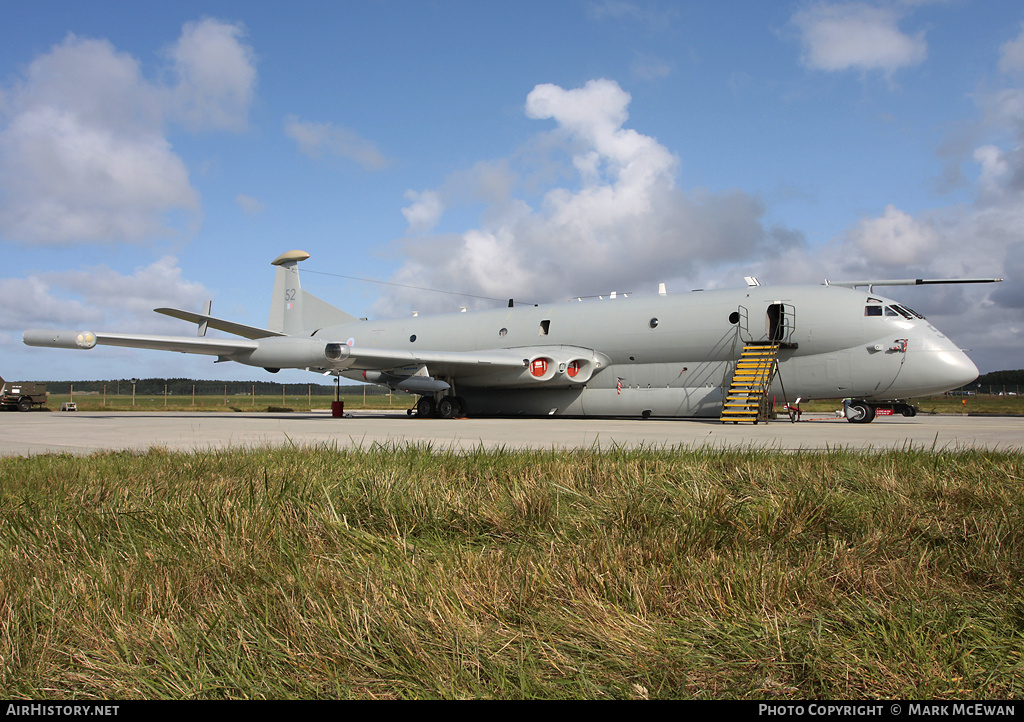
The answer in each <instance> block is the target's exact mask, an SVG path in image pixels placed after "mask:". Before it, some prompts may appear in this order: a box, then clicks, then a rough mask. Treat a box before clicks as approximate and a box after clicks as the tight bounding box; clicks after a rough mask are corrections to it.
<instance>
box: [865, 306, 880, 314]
mask: <svg viewBox="0 0 1024 722" xmlns="http://www.w3.org/2000/svg"><path fill="white" fill-rule="evenodd" d="M864 315H865V316H881V315H882V307H881V306H865V307H864Z"/></svg>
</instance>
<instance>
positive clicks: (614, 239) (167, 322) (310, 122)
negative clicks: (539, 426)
mask: <svg viewBox="0 0 1024 722" xmlns="http://www.w3.org/2000/svg"><path fill="white" fill-rule="evenodd" d="M0 17H2V18H3V25H2V28H3V29H0V39H2V42H0V246H2V251H3V259H4V261H5V263H4V267H3V269H2V271H0V307H2V311H3V313H2V314H0V344H2V349H3V351H2V357H0V374H2V375H3V376H5V377H6V378H12V379H13V378H17V379H25V380H27V379H30V378H45V379H76V378H81V379H84V378H118V377H121V378H128V377H132V376H140V377H142V376H145V377H148V376H194V377H198V378H238V379H249V378H273V379H276V380H285V381H310V380H313V381H315V380H317V377H315V376H312V375H311V374H308V373H303V372H298V371H294V372H287V373H286V372H282V374H280V375H278V376H276V377H270V376H268V375H267V374H263V373H262V372H260V371H258V370H253V369H249V368H245V367H240V366H236V365H231V364H218V365H214V364H213V363H212V362H211V361H210V359H209V358H206V357H189V356H182V355H177V354H161V353H158V352H151V351H133V350H127V349H113V348H104V349H97V350H95V351H92V352H85V353H76V352H70V351H68V352H62V351H54V350H44V349H30V348H27V347H25V346H24V345H23V344H22V343H21V333H22V331H23V330H24V329H26V328H34V327H47V326H52V327H60V328H69V327H70V328H83V329H89V330H104V331H127V332H153V333H183V334H189V333H192V332H193V331H192V329H191V327H190V326H188V325H187V324H184V323H182V322H179V321H175V320H173V319H168V318H164V317H162V316H158V315H156V314H153V313H152V312H151V309H153V308H156V307H158V306H175V307H179V308H187V309H193V310H200V309H201V308H202V305H203V303H204V302H205V301H206V300H207V299H213V309H214V313H215V314H216V315H220V316H224V317H227V318H231V319H233V320H237V321H240V322H243V323H247V324H251V325H258V326H263V325H266V320H267V313H268V305H269V296H270V289H271V285H272V278H273V269H272V268H271V266H270V265H269V263H270V261H271V260H272V259H273V258H275V257H276V256H277V255H278V254H280V253H282V252H284V251H287V250H291V249H295V248H298V249H302V250H305V251H307V252H309V253H310V254H311V255H312V258H311V259H310V260H309V261H307V262H306V263H304V264H303V265H302V267H301V268H302V271H303V272H304V273H303V285H304V287H305V288H306V289H307V290H309V291H312V292H313V293H315V294H317V295H319V296H321V297H322V298H324V299H325V300H327V301H329V302H331V303H333V304H335V305H337V306H339V307H341V308H344V309H345V310H347V311H349V312H350V313H352V314H354V315H357V316H390V315H402V314H406V313H409V312H410V311H412V310H417V311H420V312H430V311H446V310H455V309H457V308H458V307H459V306H469V307H471V308H479V307H485V306H488V305H496V304H498V303H501V302H502V301H500V299H507V298H509V297H516V298H521V299H524V300H530V301H547V300H563V299H568V298H570V297H574V296H579V295H589V294H596V293H603V292H608V291H611V290H619V291H632V292H634V293H655V292H656V290H657V285H658V283H659V282H665V283H667V285H668V287H669V291H670V292H672V291H678V292H684V291H688V290H689V289H692V288H716V287H730V286H740V285H742V284H743V280H742V279H743V277H744V276H746V275H756V276H758V277H759V278H760V279H761V281H762V283H783V282H786V283H788V282H808V283H820V282H822V281H823V280H824V279H825V278H830V279H843V278H847V279H849V278H865V277H868V278H903V277H950V276H1000V277H1006V278H1007V281H1006V282H1005V283H1003V284H999V285H998V286H986V287H980V286H971V287H947V288H929V289H921V288H915V289H900V290H898V291H892V292H891V293H890V295H892V296H895V297H897V298H900V299H902V300H904V301H905V302H906V303H907V304H909V305H910V306H911V307H913V308H915V309H917V310H919V311H921V312H922V313H924V314H925V315H927V316H928V317H929V319H930V320H932V321H933V322H934V323H935V324H936V325H937V326H939V328H941V329H942V330H944V331H945V332H946V333H947V334H948V335H949V336H950V337H951V338H953V339H954V341H956V342H957V343H958V344H959V345H961V346H962V347H964V348H969V349H971V351H970V355H971V356H972V358H974V359H975V361H976V362H977V363H978V365H979V367H980V368H981V370H982V371H983V372H984V371H991V370H998V369H1004V368H1020V367H1024V356H1022V350H1024V334H1022V328H1024V290H1022V288H1024V287H1022V286H1021V279H1022V278H1024V203H1022V201H1024V150H1022V147H1021V143H1022V140H1024V6H1022V5H1021V4H1020V3H1019V2H1010V1H1004V0H936V1H928V0H916V1H910V0H907V1H905V2H899V1H895V0H893V1H886V0H876V1H874V2H844V3H840V2H803V1H795V2H755V1H752V0H751V1H747V2H714V3H713V2H639V1H637V2H630V1H627V0H564V1H561V2H554V3H552V2H550V0H547V1H546V2H529V1H527V2H518V3H481V2H455V1H452V2H442V1H434V2H430V1H425V0H419V1H415V2H414V1H412V0H408V1H404V0H376V1H373V0H370V1H366V2H341V1H335V2H299V3H272V2H265V3H252V2H216V1H207V2H201V3H200V2H187V1H178V2H173V3H146V4H144V5H143V4H141V3H138V2H91V3H81V2H56V1H51V2H45V3H23V2H11V1H9V0H0ZM314 272H315V273H314ZM342 277H354V278H360V279H376V280H379V281H387V282H390V283H391V284H401V285H384V284H379V283H369V282H365V281H356V280H351V279H350V278H342ZM406 286H416V287H423V288H430V289H442V290H446V291H456V292H461V293H465V294H469V295H468V296H465V297H460V296H454V295H451V294H443V293H433V292H427V291H422V290H416V289H413V288H407V287H406ZM481 296H483V297H487V298H492V299H499V300H497V301H488V300H485V299H481V298H479V297H481Z"/></svg>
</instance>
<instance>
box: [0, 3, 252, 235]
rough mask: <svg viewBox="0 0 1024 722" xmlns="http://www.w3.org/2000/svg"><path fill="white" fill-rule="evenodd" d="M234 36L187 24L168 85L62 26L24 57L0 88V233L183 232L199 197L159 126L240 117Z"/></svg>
mask: <svg viewBox="0 0 1024 722" xmlns="http://www.w3.org/2000/svg"><path fill="white" fill-rule="evenodd" d="M240 37H241V30H240V29H239V28H238V27H236V26H233V25H229V24H225V23H221V22H218V21H215V20H204V21H202V22H201V23H190V24H188V25H186V26H185V28H184V30H183V32H182V35H181V38H180V39H179V41H178V42H177V44H176V45H175V46H173V48H172V50H171V52H170V55H171V56H172V58H173V63H174V69H175V71H176V75H177V77H178V81H177V83H175V84H171V85H168V84H162V83H160V82H155V81H150V80H147V79H146V78H145V77H144V76H143V73H142V70H141V67H140V65H139V62H138V61H137V60H136V59H135V58H133V57H131V56H130V55H128V54H126V53H122V52H118V51H117V50H116V49H115V48H114V47H113V46H112V45H111V44H110V43H109V42H107V41H105V40H95V39H89V38H80V37H77V36H75V35H69V36H68V37H67V38H66V39H65V40H64V41H63V42H62V43H60V44H59V45H57V46H55V47H53V48H52V49H51V50H50V51H49V52H47V53H45V54H43V55H40V56H39V57H37V58H36V59H35V60H33V61H32V63H31V64H30V65H29V66H28V68H27V69H26V71H25V73H24V77H23V78H21V79H20V80H19V81H17V82H16V83H14V84H12V85H11V86H10V87H9V88H5V89H3V91H2V96H3V99H4V102H3V105H2V106H0V237H3V238H4V239H7V240H13V241H18V242H22V243H29V244H38V245H69V244H79V243H96V242H122V241H129V242H140V241H143V240H146V239H149V238H153V237H155V236H166V235H170V234H175V233H181V232H182V231H183V230H184V231H189V230H192V229H193V228H194V226H195V224H196V223H198V221H199V218H200V204H199V196H198V194H197V193H196V191H195V189H193V188H192V186H191V184H190V182H189V175H188V170H187V168H186V167H185V164H184V162H183V161H182V160H181V158H180V157H179V156H178V155H176V154H175V153H174V151H173V149H172V146H171V143H170V141H169V140H168V138H167V126H168V124H170V123H175V122H180V123H183V124H186V125H187V126H188V127H189V128H191V129H213V130H218V129H238V128H242V127H244V126H245V119H246V117H247V113H248V106H249V104H250V102H251V99H252V93H253V87H254V83H255V69H254V67H253V65H252V57H251V51H249V50H248V48H247V47H246V46H244V45H243V44H242V43H241V41H240ZM174 214H177V215H179V216H180V215H183V216H184V220H182V219H181V218H178V219H177V220H176V222H175V221H174V220H172V219H171V216H172V215H174Z"/></svg>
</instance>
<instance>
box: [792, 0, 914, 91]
mask: <svg viewBox="0 0 1024 722" xmlns="http://www.w3.org/2000/svg"><path fill="white" fill-rule="evenodd" d="M901 19H902V17H901V15H900V14H899V13H898V12H897V11H896V10H895V9H892V8H886V7H876V6H874V5H869V4H866V3H840V4H832V3H816V4H814V5H812V6H810V7H808V8H806V9H804V10H801V11H799V12H797V13H796V14H795V15H794V16H793V19H792V22H793V24H794V25H796V27H797V29H798V31H799V33H800V40H801V43H802V45H803V62H804V64H805V65H807V66H808V67H810V68H814V69H817V70H828V71H838V70H849V69H855V70H863V71H869V70H880V71H882V72H883V73H885V74H886V75H891V74H892V73H894V72H895V71H897V70H899V69H900V68H905V67H909V66H914V65H918V64H920V63H922V62H923V61H924V60H925V58H927V56H928V44H927V42H926V41H925V39H924V32H923V31H922V32H918V33H915V34H914V35H908V34H906V33H904V32H903V31H902V30H900V28H899V22H900V20H901Z"/></svg>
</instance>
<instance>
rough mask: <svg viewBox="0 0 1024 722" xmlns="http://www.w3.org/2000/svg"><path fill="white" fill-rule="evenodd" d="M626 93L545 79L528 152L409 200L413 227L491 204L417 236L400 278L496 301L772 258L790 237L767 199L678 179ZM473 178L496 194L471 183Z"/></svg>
mask: <svg viewBox="0 0 1024 722" xmlns="http://www.w3.org/2000/svg"><path fill="white" fill-rule="evenodd" d="M630 100H631V98H630V95H629V93H627V92H626V91H625V90H623V89H622V88H621V87H620V86H619V85H618V84H617V83H616V82H614V81H612V80H605V79H599V80H592V81H590V82H588V83H586V84H585V85H584V86H582V87H580V88H571V89H565V88H562V87H559V86H557V85H551V84H544V85H538V86H536V87H535V88H534V89H533V91H531V92H530V93H529V95H528V96H527V98H526V104H525V107H524V110H525V113H526V115H527V116H528V117H530V118H533V119H536V120H538V121H551V122H553V124H554V129H553V130H551V131H548V132H543V133H538V139H540V140H538V141H537V142H535V143H531V144H529V148H530V149H531V151H532V152H530V153H517V154H516V155H515V157H514V159H506V160H503V161H495V162H490V163H486V164H478V165H477V166H475V167H473V168H471V169H469V170H466V171H460V172H459V173H456V174H453V175H452V177H450V178H449V179H448V180H447V181H446V182H445V183H444V184H443V185H442V186H440V187H439V188H438V189H429V190H424V191H416V192H411V193H410V194H409V195H408V198H409V199H410V200H412V201H413V203H412V204H411V205H410V206H408V207H407V208H406V209H405V210H404V211H403V212H405V213H406V217H407V219H408V220H409V222H410V230H421V229H422V228H424V227H427V225H428V224H434V223H436V222H437V220H438V219H439V214H438V213H437V209H438V208H439V207H440V205H443V208H444V210H445V211H446V212H447V211H448V210H450V209H451V208H452V207H454V206H455V205H458V204H459V203H477V204H482V205H483V210H482V213H481V224H480V225H479V227H477V228H473V229H470V230H468V231H461V232H458V233H436V234H435V235H433V236H427V237H423V236H417V237H416V238H415V239H411V240H410V241H409V242H408V243H406V244H405V254H406V257H407V261H406V262H405V264H404V265H403V266H402V268H401V269H399V271H398V272H397V273H396V274H395V276H394V278H393V279H392V280H393V281H395V282H397V283H403V284H409V285H416V286H430V287H434V288H443V289H450V290H457V291H461V292H464V293H467V294H474V295H482V296H488V297H492V298H501V297H503V296H504V297H506V298H507V297H508V296H509V295H513V296H516V297H519V298H521V299H529V300H553V299H554V300H557V299H564V298H567V297H569V296H571V295H579V294H589V293H599V292H608V291H610V290H612V289H613V288H618V289H619V290H634V289H632V288H624V287H623V284H625V285H635V286H638V287H647V286H650V287H651V288H652V289H654V288H656V287H657V286H656V284H657V282H658V281H664V280H669V279H672V278H679V277H687V278H689V277H692V276H693V275H694V274H695V273H696V272H697V271H698V270H699V269H702V268H705V267H707V266H708V265H710V264H714V263H719V262H722V261H723V260H725V259H731V258H736V257H742V258H749V257H762V256H765V255H772V254H775V253H777V252H778V251H779V249H780V247H781V246H784V245H786V244H787V243H789V242H791V240H792V237H791V236H786V235H785V234H773V233H770V232H767V231H766V230H765V229H764V227H763V226H762V224H761V216H762V215H763V213H764V208H763V205H762V204H761V202H760V201H759V200H758V199H756V198H754V197H752V196H749V195H747V194H745V193H742V192H739V191H732V192H725V193H718V194H712V193H705V192H693V193H685V192H683V191H681V190H679V189H678V188H676V173H677V170H678V166H679V162H678V159H677V158H676V157H675V155H673V153H672V152H671V151H669V150H668V149H667V148H665V147H664V146H663V145H661V144H660V143H658V141H657V140H656V139H654V138H652V137H651V136H647V135H644V134H642V133H640V132H638V131H636V130H634V129H632V128H628V127H626V126H625V123H626V122H627V120H628V118H629V113H628V106H629V103H630ZM538 148H539V149H541V150H538ZM566 155H567V156H568V158H569V162H568V164H567V165H565V166H564V167H563V168H561V173H560V174H559V173H555V174H554V176H557V177H564V175H565V174H566V173H568V174H569V177H570V178H571V181H570V182H569V183H566V184H565V185H559V186H555V187H550V188H547V190H543V189H541V191H540V193H539V195H536V194H534V195H531V191H532V189H533V187H534V186H533V183H534V182H535V181H536V179H537V178H550V177H552V174H551V173H549V172H548V171H549V170H550V167H551V166H552V165H555V164H557V163H558V161H559V158H564V157H566ZM516 163H519V164H520V167H518V169H517V170H516V171H513V170H512V167H513V166H515V164H516ZM474 179H486V180H487V182H478V183H476V184H474V183H473V182H472V181H473V180H474ZM522 179H530V180H529V182H521V181H522ZM473 186H476V187H480V188H486V189H487V190H486V192H478V193H470V192H467V191H466V189H467V188H469V187H473ZM414 221H416V223H419V225H416V223H414ZM430 227H433V226H432V225H431V226H430ZM636 290H641V289H640V288H638V289H636ZM424 300H425V299H424V298H423V297H422V295H421V294H420V295H417V296H416V302H415V305H416V307H417V308H418V310H430V309H429V308H427V306H426V304H425V303H424ZM411 303H412V301H411V298H410V297H409V296H407V295H406V293H405V292H402V291H396V292H395V295H392V296H389V297H387V298H385V299H383V300H382V302H381V303H380V304H378V308H377V309H376V310H377V312H379V313H396V312H399V311H400V310H403V309H404V308H405V307H406V306H408V305H410V304H411ZM445 304H447V306H445ZM451 305H452V302H451V301H450V299H444V298H443V299H440V300H439V301H438V302H437V307H438V308H441V307H451Z"/></svg>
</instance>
